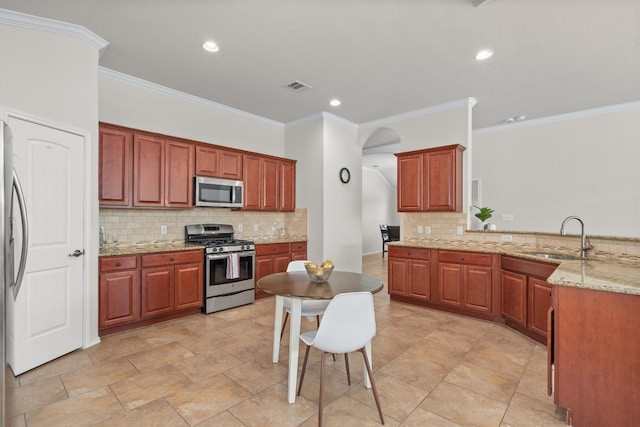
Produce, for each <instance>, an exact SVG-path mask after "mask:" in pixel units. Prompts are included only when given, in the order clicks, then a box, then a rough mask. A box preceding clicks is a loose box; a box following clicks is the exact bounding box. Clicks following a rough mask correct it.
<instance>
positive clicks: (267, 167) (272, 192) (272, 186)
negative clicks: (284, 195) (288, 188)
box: [260, 158, 280, 211]
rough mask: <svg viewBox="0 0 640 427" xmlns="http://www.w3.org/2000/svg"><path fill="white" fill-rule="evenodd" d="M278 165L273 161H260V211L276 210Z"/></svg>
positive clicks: (277, 162) (278, 187) (278, 163)
mask: <svg viewBox="0 0 640 427" xmlns="http://www.w3.org/2000/svg"><path fill="white" fill-rule="evenodd" d="M279 165H280V162H279V161H277V160H274V159H267V158H265V159H261V160H260V166H261V168H260V169H261V173H260V175H261V181H262V182H261V184H262V192H261V198H260V209H261V210H264V211H277V210H278V206H279V205H278V192H279V189H280V186H279V177H280V175H279V173H278V172H279Z"/></svg>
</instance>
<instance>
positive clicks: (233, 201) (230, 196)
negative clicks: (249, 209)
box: [193, 176, 244, 208]
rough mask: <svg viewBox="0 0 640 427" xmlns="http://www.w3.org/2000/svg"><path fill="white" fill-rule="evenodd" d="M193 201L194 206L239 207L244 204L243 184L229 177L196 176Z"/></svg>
mask: <svg viewBox="0 0 640 427" xmlns="http://www.w3.org/2000/svg"><path fill="white" fill-rule="evenodd" d="M194 179H195V181H194V186H193V189H194V193H195V195H194V198H193V200H194V203H195V205H196V206H208V207H220V208H241V207H243V205H244V184H243V182H242V181H234V180H231V179H221V178H209V177H206V176H196V177H195V178H194Z"/></svg>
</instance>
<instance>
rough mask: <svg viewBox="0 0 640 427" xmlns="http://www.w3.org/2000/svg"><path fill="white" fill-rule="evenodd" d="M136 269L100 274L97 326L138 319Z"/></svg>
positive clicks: (138, 288) (138, 293)
mask: <svg viewBox="0 0 640 427" xmlns="http://www.w3.org/2000/svg"><path fill="white" fill-rule="evenodd" d="M139 295H140V286H139V281H138V270H127V271H117V272H113V273H102V274H100V314H99V319H100V322H99V326H100V327H101V328H103V327H107V326H114V325H119V324H121V323H128V322H133V321H136V320H138V319H140V299H139Z"/></svg>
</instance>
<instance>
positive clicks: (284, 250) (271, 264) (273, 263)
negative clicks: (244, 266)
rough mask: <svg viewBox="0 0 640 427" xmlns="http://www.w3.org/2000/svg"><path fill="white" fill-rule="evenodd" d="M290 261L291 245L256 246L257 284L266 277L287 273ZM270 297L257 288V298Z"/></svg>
mask: <svg viewBox="0 0 640 427" xmlns="http://www.w3.org/2000/svg"><path fill="white" fill-rule="evenodd" d="M289 261H291V245H290V244H289V243H273V244H266V245H256V272H255V277H256V284H257V283H258V280H260V279H262V278H263V277H264V276H268V275H269V274H273V273H282V272H284V271H287V266H288V265H289ZM268 296H270V294H267V293H265V292H263V291H262V290H261V289H259V288H258V287H257V286H256V298H264V297H268Z"/></svg>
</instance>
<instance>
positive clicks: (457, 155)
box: [397, 145, 465, 212]
mask: <svg viewBox="0 0 640 427" xmlns="http://www.w3.org/2000/svg"><path fill="white" fill-rule="evenodd" d="M464 150H465V148H464V147H463V146H461V145H449V146H445V147H437V148H430V149H427V150H420V151H412V152H408V153H400V154H397V157H398V211H401V212H415V211H420V212H425V211H451V212H460V211H461V210H462V184H463V183H462V153H463V151H464Z"/></svg>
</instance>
